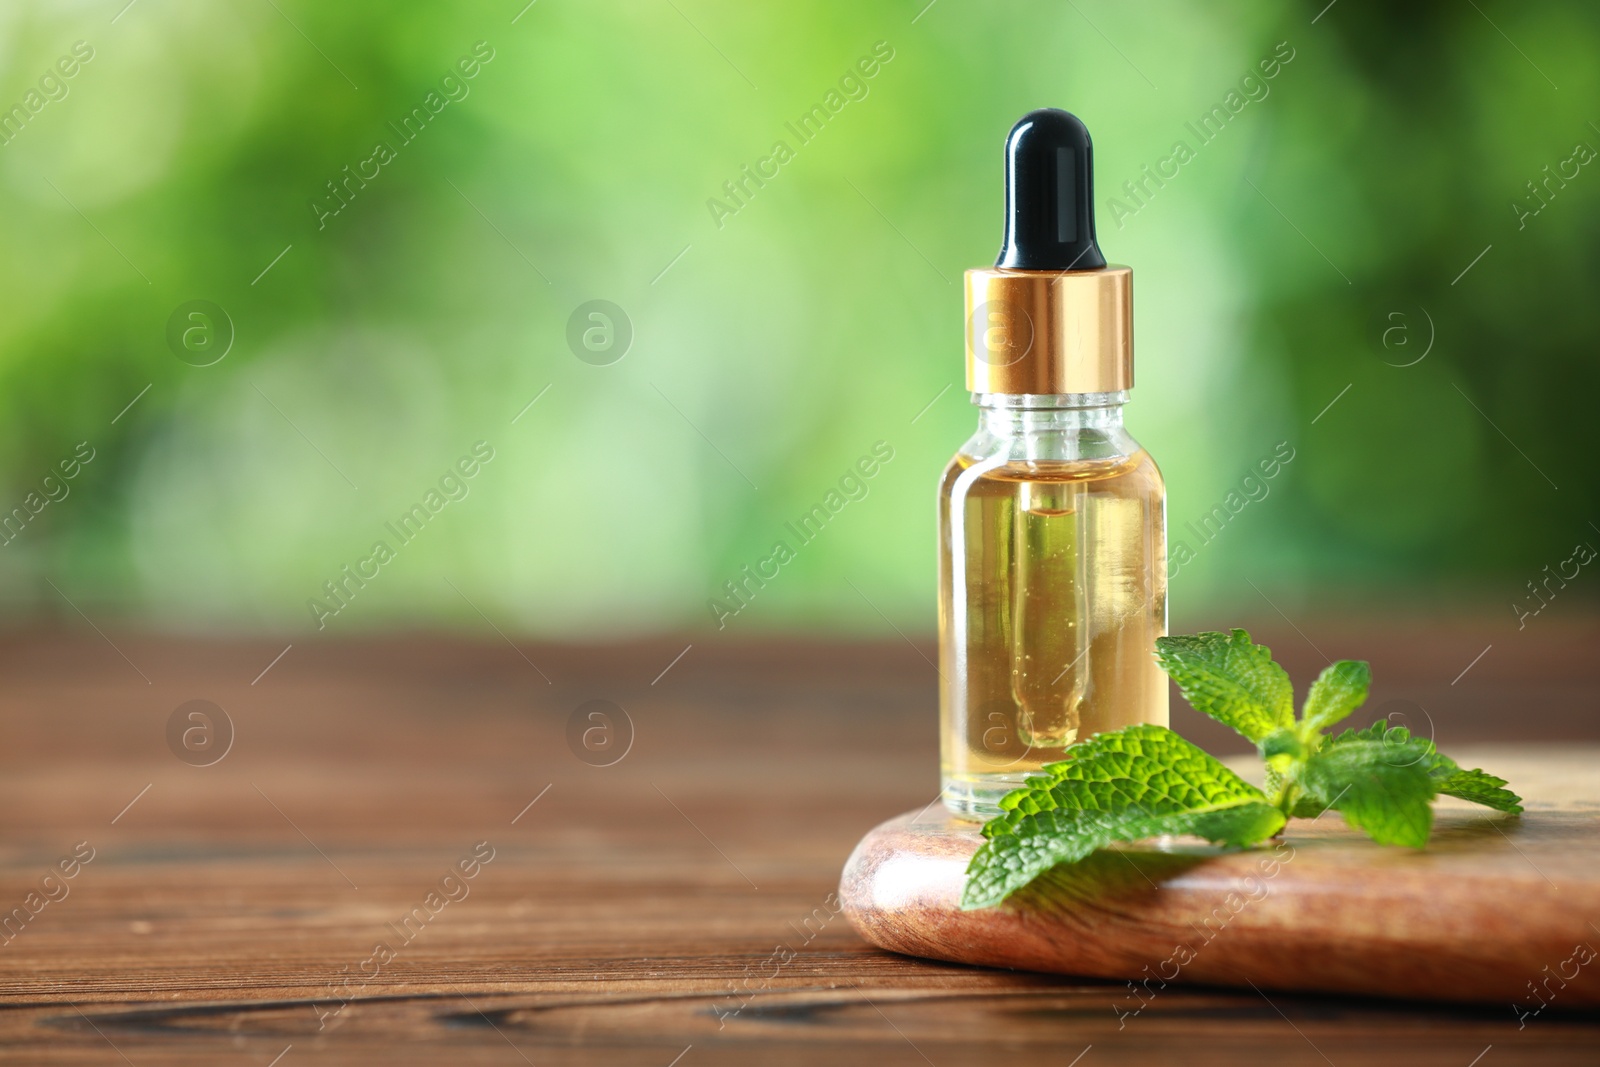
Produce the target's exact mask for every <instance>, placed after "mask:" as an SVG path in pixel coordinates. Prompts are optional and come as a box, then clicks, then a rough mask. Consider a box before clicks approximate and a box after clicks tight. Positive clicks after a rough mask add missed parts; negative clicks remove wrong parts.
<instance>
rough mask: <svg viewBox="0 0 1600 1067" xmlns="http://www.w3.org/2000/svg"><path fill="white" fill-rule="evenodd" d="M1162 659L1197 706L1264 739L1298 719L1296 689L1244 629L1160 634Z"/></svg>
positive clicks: (1268, 652) (1254, 737)
mask: <svg viewBox="0 0 1600 1067" xmlns="http://www.w3.org/2000/svg"><path fill="white" fill-rule="evenodd" d="M1156 660H1157V661H1158V662H1159V663H1160V664H1161V669H1162V670H1164V671H1166V672H1167V674H1168V675H1169V676H1170V677H1171V678H1172V680H1173V681H1174V682H1176V683H1177V685H1178V689H1179V691H1180V692H1182V693H1183V696H1184V699H1185V700H1187V701H1188V702H1189V703H1190V704H1192V705H1193V706H1194V709H1195V710H1196V711H1198V712H1200V713H1202V714H1204V715H1209V716H1211V717H1212V718H1213V719H1216V720H1217V721H1218V722H1220V723H1223V724H1224V725H1226V726H1230V727H1232V728H1233V729H1235V730H1237V731H1239V732H1240V733H1241V734H1243V735H1244V736H1246V737H1248V738H1249V739H1250V740H1251V741H1255V742H1259V741H1260V740H1261V739H1262V738H1264V737H1266V736H1267V735H1268V734H1270V733H1271V732H1272V731H1274V730H1276V729H1277V728H1279V727H1280V726H1292V725H1294V689H1293V687H1292V686H1290V684H1289V675H1288V674H1287V673H1285V671H1284V669H1283V668H1282V667H1280V666H1278V665H1277V664H1276V663H1274V662H1273V661H1272V651H1271V650H1270V649H1268V648H1266V647H1264V646H1262V645H1257V644H1252V643H1251V641H1250V635H1249V634H1247V633H1245V632H1244V631H1243V630H1234V631H1233V632H1232V633H1231V634H1224V633H1203V634H1194V635H1193V636H1188V637H1158V638H1156Z"/></svg>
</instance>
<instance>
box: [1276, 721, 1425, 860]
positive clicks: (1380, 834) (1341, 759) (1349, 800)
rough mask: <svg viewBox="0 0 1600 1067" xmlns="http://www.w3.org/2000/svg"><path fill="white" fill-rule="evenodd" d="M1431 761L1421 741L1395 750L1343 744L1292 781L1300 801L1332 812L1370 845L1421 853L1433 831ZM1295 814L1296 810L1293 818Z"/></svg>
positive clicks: (1364, 742) (1369, 744)
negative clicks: (1404, 847)
mask: <svg viewBox="0 0 1600 1067" xmlns="http://www.w3.org/2000/svg"><path fill="white" fill-rule="evenodd" d="M1390 732H1391V733H1392V732H1393V731H1390ZM1432 756H1433V745H1432V743H1431V742H1428V741H1424V740H1422V739H1421V738H1412V737H1409V736H1408V737H1407V738H1406V739H1405V740H1403V741H1401V742H1400V743H1398V744H1391V743H1389V742H1388V741H1374V740H1350V741H1344V742H1342V743H1339V744H1334V745H1329V746H1326V747H1324V748H1323V749H1322V750H1321V751H1319V752H1317V753H1316V754H1315V755H1313V756H1312V757H1311V758H1310V759H1308V760H1307V761H1306V763H1305V766H1304V768H1302V770H1301V772H1300V776H1299V779H1298V780H1299V783H1300V786H1301V788H1303V789H1304V790H1305V792H1306V796H1305V800H1307V801H1317V802H1320V803H1321V804H1322V805H1324V806H1325V807H1331V808H1336V809H1338V811H1339V812H1340V813H1341V814H1342V815H1344V818H1345V821H1346V822H1348V823H1349V824H1350V825H1351V826H1353V827H1355V828H1356V829H1358V830H1364V831H1366V833H1367V834H1368V836H1370V837H1371V838H1372V839H1373V840H1374V841H1377V842H1379V843H1381V844H1385V845H1409V846H1410V847H1412V848H1422V847H1423V846H1424V845H1426V844H1427V843H1428V834H1429V832H1430V831H1431V830H1432V829H1433V797H1434V794H1435V793H1436V792H1438V786H1437V783H1436V782H1435V781H1434V778H1433V776H1432V774H1431V773H1430V771H1431V769H1432ZM1300 810H1301V808H1300V806H1299V805H1297V806H1296V809H1295V814H1297V815H1298V814H1299V813H1300Z"/></svg>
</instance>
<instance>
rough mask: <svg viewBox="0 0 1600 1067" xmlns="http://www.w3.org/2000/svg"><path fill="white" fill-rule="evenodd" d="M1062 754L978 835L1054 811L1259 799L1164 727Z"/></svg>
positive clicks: (1192, 806)
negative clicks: (1058, 759) (1027, 817)
mask: <svg viewBox="0 0 1600 1067" xmlns="http://www.w3.org/2000/svg"><path fill="white" fill-rule="evenodd" d="M1067 751H1068V752H1069V753H1070V755H1069V757H1068V758H1067V759H1064V760H1061V761H1059V762H1056V763H1047V764H1045V766H1044V768H1043V770H1044V773H1043V774H1040V775H1037V776H1035V777H1033V778H1030V779H1029V780H1028V781H1027V783H1026V784H1025V785H1023V786H1021V787H1020V788H1018V789H1013V790H1012V791H1011V792H1010V793H1007V794H1006V795H1005V796H1004V797H1002V798H1001V800H1000V807H1001V809H1002V811H1001V814H1000V816H999V817H998V818H995V819H991V820H990V821H989V822H988V823H986V824H985V825H984V828H983V832H984V834H985V835H987V836H994V835H995V834H998V833H1002V832H1004V831H1005V829H1006V827H1007V826H1008V825H1009V824H1010V823H1014V822H1016V821H1017V820H1018V819H1020V818H1022V817H1023V816H1025V815H1031V814H1035V813H1037V812H1040V811H1045V810H1051V809H1055V808H1073V809H1085V810H1099V811H1116V810H1118V809H1120V808H1124V807H1128V806H1130V805H1132V804H1142V805H1144V806H1145V807H1147V808H1149V809H1151V810H1152V811H1156V812H1167V811H1194V810H1198V809H1201V808H1209V807H1214V806H1225V805H1227V804H1230V803H1239V802H1243V801H1246V800H1265V799H1266V798H1265V797H1264V796H1263V795H1262V793H1261V790H1259V789H1257V788H1256V787H1255V786H1253V785H1251V784H1250V783H1249V782H1247V781H1245V780H1244V779H1243V778H1240V777H1239V776H1238V775H1237V774H1234V773H1233V772H1232V771H1230V770H1229V769H1228V768H1227V767H1225V766H1223V765H1222V764H1221V763H1219V762H1218V761H1217V760H1216V758H1215V757H1213V756H1211V755H1209V754H1208V753H1206V752H1205V750H1203V749H1201V748H1198V747H1196V746H1195V745H1193V744H1191V743H1190V742H1188V741H1185V740H1184V739H1183V737H1182V736H1181V735H1179V734H1177V733H1174V732H1173V731H1171V730H1169V729H1167V728H1166V727H1165V726H1153V725H1150V724H1148V723H1145V724H1140V725H1137V726H1126V727H1123V728H1122V729H1120V730H1112V731H1110V732H1108V733H1103V734H1096V735H1095V736H1094V737H1091V738H1089V740H1087V741H1081V742H1079V743H1078V744H1076V745H1073V746H1072V747H1071V748H1070V749H1068V750H1067Z"/></svg>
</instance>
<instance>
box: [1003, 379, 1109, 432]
mask: <svg viewBox="0 0 1600 1067" xmlns="http://www.w3.org/2000/svg"><path fill="white" fill-rule="evenodd" d="M972 402H973V403H974V404H976V405H977V406H978V409H979V415H978V425H979V427H980V430H981V431H986V432H988V433H991V434H994V435H995V436H997V437H1016V436H1019V435H1026V434H1035V433H1052V432H1060V431H1073V430H1104V431H1112V432H1115V431H1118V430H1120V429H1121V428H1122V405H1123V404H1126V403H1127V402H1128V393H1127V390H1121V391H1118V392H1112V393H973V394H972Z"/></svg>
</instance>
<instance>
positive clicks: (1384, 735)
mask: <svg viewBox="0 0 1600 1067" xmlns="http://www.w3.org/2000/svg"><path fill="white" fill-rule="evenodd" d="M1156 659H1157V661H1158V662H1159V663H1160V664H1161V667H1162V669H1163V670H1165V671H1166V672H1167V674H1168V675H1170V676H1171V677H1172V680H1173V681H1174V682H1176V683H1177V685H1178V689H1179V690H1180V691H1181V692H1182V693H1183V695H1184V697H1185V698H1186V699H1187V700H1188V701H1189V703H1190V704H1192V705H1193V706H1194V708H1195V709H1196V710H1197V711H1200V712H1203V713H1204V714H1206V715H1209V716H1211V717H1212V718H1214V719H1216V720H1217V721H1218V722H1221V723H1223V724H1224V725H1227V726H1229V727H1231V728H1232V729H1234V730H1236V731H1238V732H1239V733H1240V734H1243V735H1244V736H1245V737H1247V738H1249V739H1250V740H1251V741H1252V742H1254V743H1255V745H1256V748H1257V751H1259V752H1260V754H1261V756H1262V758H1263V760H1265V762H1266V765H1267V775H1266V777H1267V791H1266V792H1263V791H1261V790H1260V789H1257V788H1256V787H1255V786H1253V785H1251V784H1250V783H1248V782H1246V781H1245V780H1244V779H1242V778H1240V777H1239V776H1238V775H1237V774H1235V773H1233V772H1232V771H1230V770H1229V769H1228V768H1227V767H1224V766H1223V765H1222V764H1221V763H1219V762H1218V761H1217V760H1216V759H1214V758H1212V757H1211V756H1209V755H1207V754H1206V753H1205V752H1203V751H1202V750H1201V749H1199V748H1197V747H1195V746H1194V745H1192V744H1190V743H1189V742H1188V741H1185V740H1184V739H1183V738H1182V737H1180V736H1179V735H1177V734H1176V733H1174V732H1172V731H1171V730H1169V729H1167V728H1166V727H1164V726H1152V725H1139V726H1129V727H1125V728H1123V729H1121V730H1114V731H1110V732H1108V733H1103V734H1098V735H1096V736H1094V737H1092V738H1090V739H1089V740H1087V741H1084V742H1082V743H1080V744H1077V745H1074V746H1073V747H1072V748H1071V749H1070V750H1069V756H1068V758H1067V759H1064V760H1061V761H1060V762H1058V763H1051V764H1048V765H1046V766H1045V767H1044V768H1043V769H1042V773H1041V774H1039V775H1036V776H1034V777H1032V778H1030V779H1029V780H1028V781H1027V782H1026V783H1025V784H1024V785H1022V786H1021V787H1020V788H1017V789H1014V790H1012V791H1011V792H1010V793H1008V794H1006V796H1005V797H1004V798H1002V799H1001V801H1000V807H1001V813H1000V815H999V816H998V817H996V818H994V819H992V820H990V821H989V822H988V823H986V824H985V825H984V827H983V836H984V838H985V841H984V843H983V845H982V846H981V847H980V848H979V849H978V852H977V854H976V855H974V856H973V857H972V861H971V863H970V864H969V865H968V867H967V882H966V886H965V888H964V889H963V891H962V896H961V906H962V907H963V908H967V909H971V908H984V907H990V906H993V905H995V904H998V903H1000V902H1001V901H1003V900H1005V899H1006V897H1008V896H1010V895H1011V894H1012V893H1014V892H1016V891H1017V890H1019V889H1021V888H1022V887H1023V886H1025V885H1027V884H1028V883H1029V882H1032V881H1033V880H1034V879H1035V878H1037V877H1038V876H1040V875H1041V874H1043V873H1045V872H1046V871H1048V870H1049V869H1050V868H1052V867H1054V866H1056V865H1057V864H1062V863H1074V862H1076V861H1078V860H1081V859H1084V858H1085V857H1087V856H1089V855H1090V854H1091V853H1093V852H1094V851H1096V850H1097V849H1101V848H1105V847H1106V846H1107V845H1110V844H1112V843H1113V842H1117V841H1140V840H1143V839H1145V838H1149V837H1156V836H1159V835H1163V834H1190V835H1193V836H1196V837H1201V838H1204V839H1206V840H1207V841H1211V842H1213V843H1215V844H1219V845H1224V846H1228V847H1235V848H1238V847H1246V846H1249V845H1254V844H1257V843H1259V842H1261V841H1264V840H1266V839H1267V838H1269V837H1272V836H1274V835H1276V834H1278V833H1279V832H1281V831H1282V829H1283V828H1284V826H1285V824H1286V823H1287V821H1288V820H1289V819H1290V818H1305V817H1315V816H1317V815H1321V814H1322V813H1323V812H1324V811H1327V810H1329V809H1330V808H1331V809H1333V810H1336V811H1338V812H1339V813H1340V814H1342V815H1343V816H1344V818H1345V821H1346V822H1348V823H1349V824H1350V825H1351V826H1353V827H1355V828H1357V829H1360V830H1363V831H1365V832H1366V833H1367V834H1368V835H1369V836H1370V837H1372V838H1373V839H1374V840H1375V841H1378V842H1380V843H1382V844H1395V845H1408V846H1411V847H1413V848H1422V847H1423V846H1424V845H1426V844H1427V842H1428V835H1429V833H1430V831H1431V830H1432V827H1433V798H1434V797H1435V796H1436V795H1438V794H1441V793H1442V794H1445V795H1448V796H1454V797H1459V798H1461V799H1463V800H1470V801H1473V802H1475V803H1478V804H1484V805H1486V806H1488V807H1491V808H1495V809H1496V810H1499V811H1504V812H1511V813H1517V812H1520V811H1522V802H1521V798H1520V797H1518V796H1517V795H1516V794H1515V793H1513V792H1511V791H1510V790H1509V789H1506V788H1505V785H1506V782H1505V780H1504V779H1502V778H1497V777H1495V776H1494V775H1492V774H1488V773H1486V772H1484V771H1481V770H1463V769H1462V768H1461V767H1460V766H1458V765H1457V764H1456V763H1455V761H1454V760H1451V759H1450V758H1449V757H1448V756H1444V755H1441V754H1440V753H1439V751H1438V750H1437V749H1436V748H1435V747H1434V745H1433V742H1432V741H1429V740H1426V739H1424V738H1420V737H1414V736H1412V734H1411V732H1410V731H1409V730H1407V729H1405V728H1404V727H1391V726H1389V725H1388V724H1387V723H1384V722H1381V721H1380V722H1376V723H1373V724H1372V725H1371V726H1367V727H1364V728H1362V729H1360V730H1345V731H1344V732H1343V733H1341V734H1339V735H1337V736H1329V735H1328V734H1327V732H1326V731H1327V729H1328V728H1329V727H1331V726H1333V725H1334V724H1336V723H1338V722H1340V721H1342V720H1344V719H1346V718H1348V717H1349V716H1350V714H1351V713H1352V712H1354V711H1355V710H1356V709H1357V708H1358V707H1360V706H1361V704H1362V703H1363V702H1365V700H1366V698H1367V690H1368V688H1369V687H1370V686H1371V683H1372V671H1371V669H1370V668H1369V667H1368V666H1367V664H1365V663H1362V662H1357V661H1354V660H1340V661H1339V662H1338V663H1334V664H1332V665H1331V666H1329V667H1328V668H1327V669H1326V670H1324V671H1323V672H1322V674H1321V675H1320V676H1319V677H1318V678H1317V680H1316V681H1315V682H1314V683H1313V684H1312V686H1311V690H1310V692H1309V693H1308V694H1307V696H1306V701H1305V705H1304V706H1303V707H1302V708H1301V711H1300V715H1299V716H1298V718H1297V717H1296V716H1295V713H1294V691H1293V687H1292V686H1291V684H1290V682H1289V676H1288V674H1287V673H1286V672H1285V671H1284V669H1283V668H1282V667H1281V666H1279V665H1278V664H1277V663H1275V662H1274V661H1273V659H1272V653H1271V651H1270V650H1269V649H1267V648H1265V647H1264V646H1261V645H1257V644H1254V643H1253V642H1251V640H1250V635H1249V634H1248V633H1246V632H1245V631H1243V630H1234V631H1232V632H1231V633H1226V634H1224V633H1201V634H1193V635H1189V636H1179V637H1162V638H1158V639H1157V640H1156Z"/></svg>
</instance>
